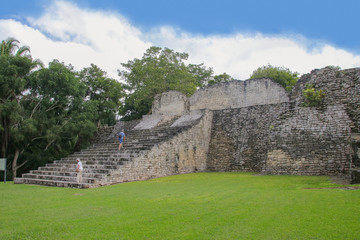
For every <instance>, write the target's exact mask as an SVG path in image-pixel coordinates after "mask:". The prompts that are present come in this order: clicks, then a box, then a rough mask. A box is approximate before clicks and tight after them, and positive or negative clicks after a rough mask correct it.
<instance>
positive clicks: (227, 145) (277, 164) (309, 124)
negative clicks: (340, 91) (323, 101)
mask: <svg viewBox="0 0 360 240" xmlns="http://www.w3.org/2000/svg"><path fill="white" fill-rule="evenodd" d="M289 106H290V104H289V103H283V104H273V105H260V106H252V107H247V108H239V109H231V110H221V111H215V112H214V117H213V127H212V133H211V141H210V149H209V155H208V161H207V165H208V169H209V170H211V171H254V172H265V173H272V174H299V175H347V176H349V170H350V163H351V156H350V153H351V144H350V132H351V130H350V127H349V125H350V123H351V121H350V119H349V118H348V116H347V114H346V112H345V109H344V107H343V106H341V105H338V106H330V107H328V108H327V109H326V110H325V111H323V112H322V111H318V110H316V109H315V108H302V107H299V108H296V109H295V110H294V109H290V108H289Z"/></svg>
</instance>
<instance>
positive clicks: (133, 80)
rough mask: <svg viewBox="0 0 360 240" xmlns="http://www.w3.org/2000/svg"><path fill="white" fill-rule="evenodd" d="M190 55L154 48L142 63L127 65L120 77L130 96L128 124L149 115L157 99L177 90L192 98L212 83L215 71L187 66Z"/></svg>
mask: <svg viewBox="0 0 360 240" xmlns="http://www.w3.org/2000/svg"><path fill="white" fill-rule="evenodd" d="M187 59H188V54H187V53H179V52H174V51H173V50H171V49H168V48H164V49H162V48H160V47H150V48H149V49H148V50H146V52H145V54H144V56H143V58H142V59H134V60H132V61H128V62H127V63H123V64H122V66H123V67H124V68H125V69H126V70H125V71H120V72H119V75H120V77H121V78H122V79H123V80H124V81H125V82H126V84H127V85H126V86H125V88H126V89H127V91H128V94H127V96H126V99H125V105H124V106H123V107H122V108H121V111H120V114H121V115H123V116H124V120H130V119H136V118H139V117H141V116H142V115H145V114H147V113H148V112H149V111H150V109H151V105H152V101H153V99H154V97H155V95H157V94H160V93H163V92H166V91H170V90H175V91H179V92H182V93H184V94H186V95H188V96H190V95H192V94H193V93H194V92H195V91H196V89H197V88H198V87H201V86H205V85H206V84H207V82H208V81H209V80H210V79H211V75H212V69H210V68H208V69H207V68H206V67H204V66H203V64H198V65H195V64H189V65H187V64H185V61H186V60H187Z"/></svg>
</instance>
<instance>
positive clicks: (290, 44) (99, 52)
mask: <svg viewBox="0 0 360 240" xmlns="http://www.w3.org/2000/svg"><path fill="white" fill-rule="evenodd" d="M7 37H14V38H16V39H18V40H19V41H20V43H21V45H28V46H30V48H31V52H32V56H33V57H34V58H39V59H40V60H42V61H43V62H45V63H47V62H49V61H51V60H52V59H59V60H60V61H64V62H65V63H67V64H72V65H73V66H75V68H76V69H78V70H80V69H81V68H83V67H88V66H90V64H91V63H94V64H96V65H98V66H99V67H100V68H102V69H104V70H105V71H107V72H108V74H109V75H110V76H111V77H114V78H117V69H119V68H120V67H121V66H120V63H124V62H127V61H128V60H132V59H134V58H141V57H142V55H143V53H144V52H145V50H146V49H147V48H149V47H150V46H151V45H155V46H161V47H168V48H171V49H174V50H175V51H179V52H187V53H189V55H190V59H189V62H192V63H204V64H205V66H207V67H212V68H213V69H214V71H215V73H216V74H220V73H223V72H226V73H228V74H230V75H231V76H233V77H235V78H237V79H247V78H248V77H249V76H250V74H251V73H252V71H253V70H255V69H256V68H258V67H260V66H263V65H266V64H272V65H275V66H285V67H287V68H289V69H290V70H292V71H297V72H300V73H307V72H310V71H311V70H312V69H314V68H320V67H324V66H327V65H337V66H340V67H342V68H351V67H356V66H357V67H358V66H360V56H359V55H354V54H352V53H350V52H348V51H345V50H342V49H338V48H335V47H333V46H331V45H329V44H325V43H321V42H314V41H310V40H307V39H305V38H304V37H301V36H290V35H289V36H283V35H282V36H277V35H271V36H269V35H263V34H261V33H256V34H242V33H236V34H232V35H211V36H204V35H195V34H190V33H186V32H184V31H182V30H181V29H175V28H173V27H171V26H162V27H158V28H154V29H150V30H149V31H147V32H142V31H141V30H140V29H138V28H137V27H136V26H133V25H131V23H129V22H128V21H127V19H125V18H124V17H122V16H121V15H119V14H117V13H115V12H106V11H101V10H89V9H81V8H79V7H78V6H76V5H75V4H73V3H69V2H65V1H55V2H53V4H52V5H50V7H48V8H47V9H45V12H44V14H43V15H42V16H40V17H39V18H29V19H28V25H25V24H23V23H20V22H18V21H16V20H11V19H10V20H0V39H5V38H7ZM308 46H315V47H312V48H309V47H308Z"/></svg>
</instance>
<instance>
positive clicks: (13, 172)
mask: <svg viewBox="0 0 360 240" xmlns="http://www.w3.org/2000/svg"><path fill="white" fill-rule="evenodd" d="M19 154H20V149H19V148H16V150H15V154H14V159H13V162H12V174H13V176H12V177H13V180H14V178H16V171H17V169H18V166H17V160H18V157H19Z"/></svg>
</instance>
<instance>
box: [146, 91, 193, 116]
mask: <svg viewBox="0 0 360 240" xmlns="http://www.w3.org/2000/svg"><path fill="white" fill-rule="evenodd" d="M188 110H189V106H188V99H187V97H186V96H185V95H184V94H182V93H180V92H177V91H169V92H165V93H162V94H158V95H156V96H155V98H154V102H153V105H152V114H153V115H158V114H163V115H176V116H180V115H182V114H184V113H185V112H187V111H188Z"/></svg>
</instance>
